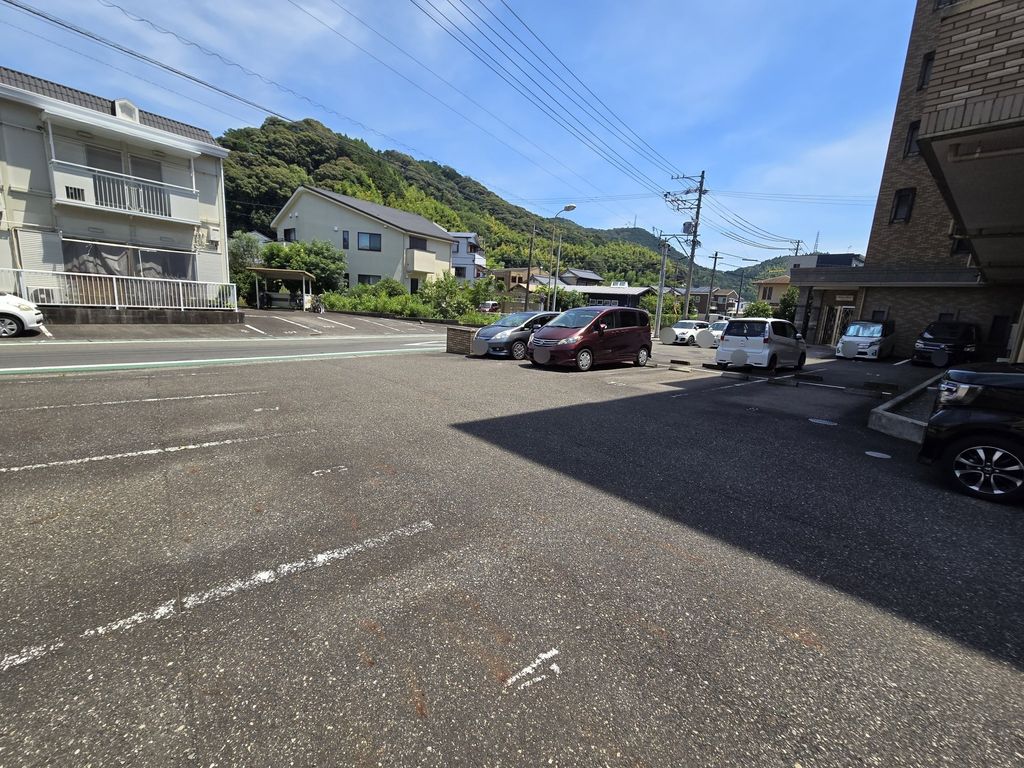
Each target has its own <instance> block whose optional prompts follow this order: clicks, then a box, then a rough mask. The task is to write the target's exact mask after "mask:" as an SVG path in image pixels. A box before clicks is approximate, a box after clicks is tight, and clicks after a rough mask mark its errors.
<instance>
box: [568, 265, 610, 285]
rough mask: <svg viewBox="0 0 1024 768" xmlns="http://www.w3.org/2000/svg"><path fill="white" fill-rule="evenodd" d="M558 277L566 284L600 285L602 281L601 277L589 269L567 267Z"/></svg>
mask: <svg viewBox="0 0 1024 768" xmlns="http://www.w3.org/2000/svg"><path fill="white" fill-rule="evenodd" d="M559 277H561V279H562V282H564V283H566V284H567V285H601V283H603V282H604V278H603V277H601V276H600V275H599V274H597V272H591V271H590V270H589V269H567V270H565V271H564V272H563V273H562V274H561V275H559Z"/></svg>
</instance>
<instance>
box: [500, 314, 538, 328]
mask: <svg viewBox="0 0 1024 768" xmlns="http://www.w3.org/2000/svg"><path fill="white" fill-rule="evenodd" d="M533 316H534V315H533V312H513V313H512V314H511V315H505V316H504V317H503V318H501V320H499V321H498V322H496V323H494V325H498V326H501V327H502V328H518V327H519V326H520V325H522V324H523V323H525V322H526V321H527V320H529V319H530V318H531V317H533Z"/></svg>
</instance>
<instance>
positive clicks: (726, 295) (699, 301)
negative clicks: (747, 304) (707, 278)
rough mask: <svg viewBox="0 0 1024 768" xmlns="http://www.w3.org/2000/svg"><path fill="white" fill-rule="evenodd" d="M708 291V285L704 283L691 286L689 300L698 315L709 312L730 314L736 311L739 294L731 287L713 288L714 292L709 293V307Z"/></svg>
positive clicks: (709, 291)
mask: <svg viewBox="0 0 1024 768" xmlns="http://www.w3.org/2000/svg"><path fill="white" fill-rule="evenodd" d="M710 293H711V290H710V287H709V286H706V285H705V286H703V287H697V288H693V289H692V290H691V291H690V297H691V301H692V302H693V304H694V306H695V307H696V309H697V314H698V315H700V316H703V315H706V314H708V313H709V312H714V313H716V314H719V315H732V314H735V313H736V306H737V304H738V303H739V300H740V295H739V294H738V293H736V291H734V290H732V289H731V288H715V290H714V294H713V295H711V300H710V309H709V306H708V304H709V302H708V296H709V294H710Z"/></svg>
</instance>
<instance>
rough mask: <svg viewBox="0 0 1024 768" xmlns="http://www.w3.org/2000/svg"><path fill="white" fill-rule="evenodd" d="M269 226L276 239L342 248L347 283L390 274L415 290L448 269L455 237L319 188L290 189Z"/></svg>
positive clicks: (368, 282)
mask: <svg viewBox="0 0 1024 768" xmlns="http://www.w3.org/2000/svg"><path fill="white" fill-rule="evenodd" d="M271 226H272V227H273V228H274V229H275V230H276V231H277V239H278V240H280V241H285V242H288V241H293V240H298V241H303V242H309V241H311V240H328V241H330V242H331V243H333V244H334V245H335V246H336V247H337V248H340V249H341V250H342V251H344V252H345V259H346V264H347V265H348V275H347V279H348V284H349V285H350V286H354V285H359V284H360V283H362V284H365V285H373V284H374V283H376V282H377V281H379V280H380V279H382V278H385V277H393V278H394V279H395V280H398V281H399V282H400V283H402V284H403V285H404V286H405V287H406V288H408V289H409V291H410V292H411V293H416V292H417V291H418V290H419V288H420V286H421V285H422V284H423V283H424V282H425V281H426V280H427V279H433V278H437V277H440V276H441V275H443V274H444V273H446V272H450V271H451V268H452V243H454V242H455V239H454V238H453V237H452V236H451V235H449V234H448V233H447V232H446V231H445V230H444V229H442V228H441V227H439V226H438V225H437V224H435V223H433V222H432V221H428V220H427V219H425V218H423V217H422V216H417V215H416V214H415V213H408V212H406V211H400V210H398V209H396V208H388V207H387V206H385V205H378V204H377V203H370V202H367V201H366V200H360V199H358V198H355V197H349V196H348V195H340V194H338V193H337V192H331V191H330V190H326V189H321V188H319V187H299V188H298V189H297V190H295V193H294V194H293V195H292V196H291V197H290V198H289V199H288V202H287V203H285V204H284V207H283V208H282V209H281V211H280V213H278V214H277V216H275V217H274V220H273V221H272V222H271Z"/></svg>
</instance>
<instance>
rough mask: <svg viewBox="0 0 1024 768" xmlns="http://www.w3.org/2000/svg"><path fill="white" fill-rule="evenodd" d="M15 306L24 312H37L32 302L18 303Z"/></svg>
mask: <svg viewBox="0 0 1024 768" xmlns="http://www.w3.org/2000/svg"><path fill="white" fill-rule="evenodd" d="M15 306H17V307H18V309H20V310H21V311H22V312H35V309H36V308H35V307H33V306H32V305H31V304H16V305H15Z"/></svg>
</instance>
